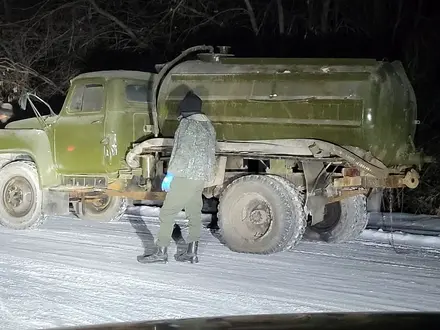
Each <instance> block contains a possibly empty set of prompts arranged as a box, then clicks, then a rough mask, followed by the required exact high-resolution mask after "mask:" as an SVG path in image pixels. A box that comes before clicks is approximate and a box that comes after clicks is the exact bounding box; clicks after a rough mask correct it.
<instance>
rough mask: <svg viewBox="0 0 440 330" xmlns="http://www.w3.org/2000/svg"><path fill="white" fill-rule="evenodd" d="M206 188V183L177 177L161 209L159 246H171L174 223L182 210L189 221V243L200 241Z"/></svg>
mask: <svg viewBox="0 0 440 330" xmlns="http://www.w3.org/2000/svg"><path fill="white" fill-rule="evenodd" d="M204 186H205V182H204V181H199V180H190V179H186V178H179V177H175V178H174V179H173V181H171V185H170V190H169V192H168V193H167V195H166V197H165V200H164V202H163V206H162V208H161V209H160V214H159V220H160V229H159V234H158V238H157V242H156V244H157V245H158V246H161V247H166V246H168V245H169V244H170V242H171V235H172V233H173V227H174V221H175V219H176V216H177V214H178V213H179V212H180V211H181V210H182V209H185V213H186V217H187V219H188V225H189V235H188V243H191V242H195V241H198V240H200V235H201V231H202V207H203V199H202V192H203V188H204Z"/></svg>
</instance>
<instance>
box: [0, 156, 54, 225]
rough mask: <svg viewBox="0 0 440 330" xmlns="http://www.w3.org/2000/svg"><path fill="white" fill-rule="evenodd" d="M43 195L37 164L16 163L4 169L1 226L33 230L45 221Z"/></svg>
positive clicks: (0, 181) (1, 172)
mask: <svg viewBox="0 0 440 330" xmlns="http://www.w3.org/2000/svg"><path fill="white" fill-rule="evenodd" d="M42 206H43V192H42V190H41V188H40V181H39V178H38V172H37V169H36V167H35V164H34V163H32V162H13V163H10V164H8V165H6V166H5V167H3V168H2V169H1V170H0V224H1V225H3V226H5V227H7V228H11V229H29V228H35V227H38V226H40V225H41V224H42V223H43V222H44V221H45V220H46V216H44V214H43V212H42Z"/></svg>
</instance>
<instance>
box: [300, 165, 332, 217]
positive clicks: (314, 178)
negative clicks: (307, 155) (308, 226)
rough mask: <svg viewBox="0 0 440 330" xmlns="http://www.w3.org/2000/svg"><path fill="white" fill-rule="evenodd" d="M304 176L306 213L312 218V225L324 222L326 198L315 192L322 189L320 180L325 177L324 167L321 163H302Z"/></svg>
mask: <svg viewBox="0 0 440 330" xmlns="http://www.w3.org/2000/svg"><path fill="white" fill-rule="evenodd" d="M302 165H303V170H304V176H305V179H306V188H307V193H306V203H305V207H306V213H308V214H310V215H311V216H312V225H314V224H317V223H319V222H322V221H323V220H324V212H325V205H326V204H327V198H326V197H325V196H322V194H318V193H317V191H319V190H320V188H322V185H323V183H324V182H325V181H324V180H322V179H323V178H324V177H325V174H326V173H325V167H324V164H323V163H322V162H317V161H312V162H303V163H302Z"/></svg>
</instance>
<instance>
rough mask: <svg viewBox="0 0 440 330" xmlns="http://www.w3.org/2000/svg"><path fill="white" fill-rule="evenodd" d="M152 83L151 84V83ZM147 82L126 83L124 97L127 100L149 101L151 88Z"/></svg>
mask: <svg viewBox="0 0 440 330" xmlns="http://www.w3.org/2000/svg"><path fill="white" fill-rule="evenodd" d="M151 85H152V84H151ZM150 87H152V86H149V85H147V84H128V85H126V86H125V97H126V100H127V101H128V102H143V103H145V102H150V101H151V88H150Z"/></svg>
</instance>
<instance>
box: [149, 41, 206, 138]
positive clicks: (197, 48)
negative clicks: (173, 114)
mask: <svg viewBox="0 0 440 330" xmlns="http://www.w3.org/2000/svg"><path fill="white" fill-rule="evenodd" d="M202 50H207V51H209V52H210V53H214V47H212V46H206V45H200V46H194V47H191V48H188V49H186V50H184V51H183V52H182V53H181V54H180V55H179V56H177V57H176V58H175V59H173V60H172V61H170V62H168V63H167V64H165V65H164V66H163V67H162V69H161V70H160V71H159V73H158V74H157V77H156V79H154V82H153V99H152V102H151V103H152V105H153V109H152V114H153V133H154V137H158V135H159V123H158V120H157V94H158V91H159V86H160V83H161V82H162V78H163V77H164V75H165V74H166V73H167V72H168V70H169V69H170V68H172V67H173V66H174V65H175V64H176V63H177V62H179V61H180V60H181V59H182V58H184V57H185V56H188V55H189V54H190V53H194V52H199V51H202Z"/></svg>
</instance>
